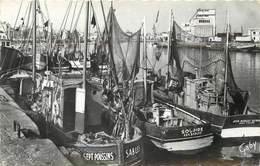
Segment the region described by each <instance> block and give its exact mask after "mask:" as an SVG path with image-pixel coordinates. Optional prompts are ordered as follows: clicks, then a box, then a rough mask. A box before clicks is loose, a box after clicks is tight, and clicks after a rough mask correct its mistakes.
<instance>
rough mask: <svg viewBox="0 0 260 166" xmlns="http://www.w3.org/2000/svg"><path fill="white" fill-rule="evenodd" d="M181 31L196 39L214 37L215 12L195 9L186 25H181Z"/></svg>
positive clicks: (213, 10)
mask: <svg viewBox="0 0 260 166" xmlns="http://www.w3.org/2000/svg"><path fill="white" fill-rule="evenodd" d="M182 28H183V30H185V31H186V32H188V33H190V34H192V35H194V36H197V37H211V36H215V35H216V10H215V9H197V11H196V12H195V13H194V15H193V16H192V17H191V18H190V20H189V22H188V23H185V24H182Z"/></svg>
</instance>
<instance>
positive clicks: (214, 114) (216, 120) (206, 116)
mask: <svg viewBox="0 0 260 166" xmlns="http://www.w3.org/2000/svg"><path fill="white" fill-rule="evenodd" d="M228 27H229V26H228ZM228 32H229V30H228V28H227V41H226V46H225V53H224V54H223V53H222V52H221V53H219V55H217V56H214V57H211V58H210V57H205V59H206V60H204V59H203V58H204V57H202V54H201V53H200V55H199V57H200V58H199V59H200V60H198V61H199V65H196V64H195V63H192V62H194V59H193V60H191V58H189V57H187V56H186V57H185V55H183V57H182V60H183V61H182V64H183V66H181V61H180V58H179V57H178V56H176V55H178V52H177V49H176V42H173V44H172V49H171V52H172V53H173V54H174V57H173V58H174V60H175V68H174V67H173V66H174V65H173V64H174V63H173V61H172V60H171V59H172V58H171V57H170V58H169V62H170V63H169V66H170V67H169V68H170V69H171V70H170V72H171V71H176V74H175V75H174V76H172V78H171V79H170V78H169V77H168V78H169V79H168V81H166V82H167V84H168V85H167V86H166V88H164V86H165V85H162V84H161V85H162V86H159V87H158V88H157V90H155V91H154V94H155V100H156V101H164V102H167V103H170V104H172V105H174V106H176V107H179V108H183V109H185V110H186V111H187V112H189V113H190V114H192V115H194V116H196V117H198V118H200V119H202V120H205V121H208V122H210V123H211V126H212V131H213V132H214V133H215V134H216V135H217V136H219V137H221V138H223V139H235V138H236V139H237V140H243V139H252V138H259V136H260V132H259V130H260V115H259V114H257V113H253V112H252V111H250V108H249V106H248V100H249V93H248V92H247V91H243V90H241V89H240V88H239V87H238V85H237V84H236V82H235V79H234V75H233V72H232V66H231V59H230V54H229V43H228V39H229V33H228ZM201 51H202V50H201ZM204 56H206V55H204ZM193 58H194V57H193ZM202 62H206V63H202ZM185 64H189V65H190V66H192V67H191V68H192V71H186V72H184V71H183V70H185ZM188 72H190V73H188ZM192 72H193V73H192ZM166 92H167V93H166Z"/></svg>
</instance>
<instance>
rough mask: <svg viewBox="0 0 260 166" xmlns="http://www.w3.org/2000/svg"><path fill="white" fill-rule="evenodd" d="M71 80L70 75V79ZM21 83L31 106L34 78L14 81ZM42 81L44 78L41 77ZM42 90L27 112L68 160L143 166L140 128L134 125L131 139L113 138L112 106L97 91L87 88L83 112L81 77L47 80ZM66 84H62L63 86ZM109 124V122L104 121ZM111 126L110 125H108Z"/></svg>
mask: <svg viewBox="0 0 260 166" xmlns="http://www.w3.org/2000/svg"><path fill="white" fill-rule="evenodd" d="M66 77H68V76H66ZM12 79H14V80H15V81H16V82H17V81H18V82H20V86H19V87H20V89H18V90H17V91H18V92H19V93H20V97H19V98H20V99H22V100H24V102H27V104H25V105H29V102H30V101H28V95H29V94H30V91H31V89H32V86H33V83H32V80H31V78H30V77H27V78H23V79H21V80H20V81H19V78H12ZM39 79H41V78H40V77H39ZM39 82H42V84H40V86H37V88H41V89H42V90H41V91H39V92H38V93H37V95H34V97H35V101H34V102H33V104H31V105H30V108H31V110H32V111H27V112H26V113H27V114H28V115H29V116H30V117H31V118H32V119H33V120H34V121H35V122H36V124H37V125H38V126H39V128H40V131H41V134H42V135H45V136H47V137H49V138H50V139H51V140H53V141H54V142H55V143H56V144H57V145H58V146H61V147H62V148H61V150H62V152H63V153H64V155H65V156H66V157H68V158H69V159H70V160H71V161H72V162H73V163H76V164H90V165H100V164H105V165H110V164H112V165H142V163H143V139H142V133H141V131H140V129H139V128H137V127H134V126H132V127H131V134H130V139H129V140H122V139H120V138H117V137H113V136H111V134H110V133H111V131H112V130H111V127H113V125H114V124H115V119H114V117H110V116H106V117H107V118H105V119H104V115H108V114H107V112H108V109H109V108H108V107H104V106H101V105H100V103H97V102H96V101H95V100H96V99H98V98H96V97H97V96H98V93H96V89H95V88H94V89H93V87H91V86H89V84H88V86H87V88H86V101H85V102H86V103H85V104H86V113H82V112H81V111H82V108H80V107H81V106H82V105H83V104H82V103H81V102H83V97H82V88H81V86H82V81H81V80H79V79H78V78H76V79H74V78H70V79H62V81H61V80H59V79H58V78H57V77H55V76H48V77H45V78H44V79H43V80H41V81H39ZM61 82H62V84H60V83H61ZM104 121H105V122H104ZM108 124H109V125H108Z"/></svg>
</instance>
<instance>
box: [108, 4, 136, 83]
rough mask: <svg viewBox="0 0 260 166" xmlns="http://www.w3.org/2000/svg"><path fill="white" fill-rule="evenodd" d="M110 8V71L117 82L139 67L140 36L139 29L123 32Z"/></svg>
mask: <svg viewBox="0 0 260 166" xmlns="http://www.w3.org/2000/svg"><path fill="white" fill-rule="evenodd" d="M112 10H113V9H112V8H111V9H110V11H109V16H108V28H109V29H108V32H109V35H110V40H109V41H108V42H111V43H110V44H111V46H112V51H113V54H112V56H113V57H111V60H110V63H113V64H111V66H114V67H113V68H112V70H113V71H112V72H114V73H115V75H116V76H117V79H118V80H117V81H118V82H119V83H121V82H123V81H129V80H130V79H131V78H132V77H134V76H135V75H136V74H137V73H138V71H139V67H140V36H141V29H139V30H138V31H137V32H136V33H134V34H132V35H128V34H127V33H125V32H124V31H123V30H122V29H121V27H120V26H119V24H118V22H117V19H116V17H115V15H114V11H112Z"/></svg>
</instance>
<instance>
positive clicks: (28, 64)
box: [21, 54, 46, 71]
mask: <svg viewBox="0 0 260 166" xmlns="http://www.w3.org/2000/svg"><path fill="white" fill-rule="evenodd" d="M21 61H22V63H21V69H24V70H30V71H32V70H33V69H32V66H33V65H32V61H33V56H32V55H27V56H23V57H22V60H21ZM35 68H36V71H42V70H44V69H45V68H46V55H44V54H36V64H35Z"/></svg>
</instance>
